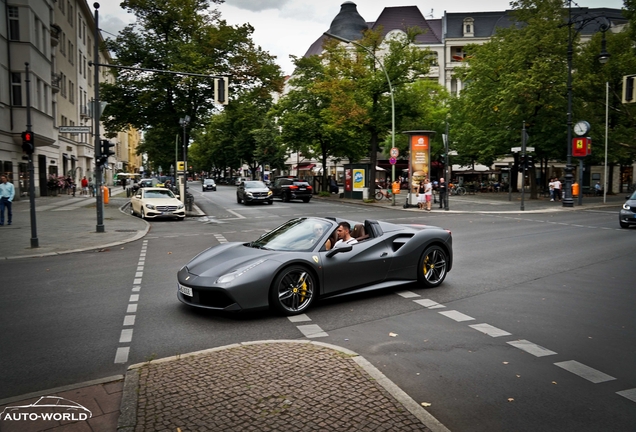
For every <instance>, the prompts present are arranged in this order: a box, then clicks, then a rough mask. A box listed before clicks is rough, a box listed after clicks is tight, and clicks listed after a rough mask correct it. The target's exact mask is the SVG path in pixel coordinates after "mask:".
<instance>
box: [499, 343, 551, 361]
mask: <svg viewBox="0 0 636 432" xmlns="http://www.w3.org/2000/svg"><path fill="white" fill-rule="evenodd" d="M507 343H508V344H510V345H512V346H513V347H515V348H519V349H520V350H522V351H525V352H527V353H529V354H532V355H533V356H535V357H545V356H549V355H554V354H556V353H555V352H554V351H550V350H549V349H547V348H543V347H542V346H539V345H537V344H534V343H532V342H530V341H527V340H525V339H519V340H516V341H511V342H507Z"/></svg>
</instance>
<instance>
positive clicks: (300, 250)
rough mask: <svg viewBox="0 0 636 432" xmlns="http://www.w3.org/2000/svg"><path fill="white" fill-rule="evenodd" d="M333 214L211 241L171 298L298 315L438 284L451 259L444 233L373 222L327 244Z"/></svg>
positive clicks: (183, 270) (186, 268) (198, 304)
mask: <svg viewBox="0 0 636 432" xmlns="http://www.w3.org/2000/svg"><path fill="white" fill-rule="evenodd" d="M343 221H344V220H343V219H338V218H318V217H301V218H296V219H292V220H290V221H288V222H286V223H284V224H283V225H281V226H279V227H278V228H275V229H274V230H272V231H270V232H268V233H266V234H264V235H262V236H261V237H260V238H258V239H257V240H255V241H253V242H250V243H238V242H234V243H225V244H221V245H217V246H213V247H211V248H209V249H207V250H205V251H203V252H201V253H200V254H199V255H197V256H196V257H194V258H193V259H192V260H191V261H190V262H189V263H188V264H186V265H185V266H183V267H182V268H181V270H179V272H178V275H177V280H178V284H177V297H178V298H179V300H180V301H182V302H183V303H186V304H188V305H191V306H195V307H201V308H207V309H214V310H219V311H242V310H248V309H264V308H267V307H271V308H273V309H275V310H276V311H278V312H280V313H282V314H283V315H297V314H300V313H304V312H305V311H306V310H307V308H308V307H309V306H310V305H311V304H312V303H313V302H314V301H315V300H316V299H317V298H319V297H323V298H324V297H333V296H337V295H344V294H352V293H359V292H363V291H369V290H375V289H380V288H386V287H394V286H399V285H405V284H409V283H413V282H417V283H419V285H421V286H422V287H436V286H438V285H440V284H441V283H442V282H443V281H444V278H445V277H446V274H447V273H448V272H449V271H450V270H451V267H452V264H453V247H452V236H451V233H450V231H448V230H444V229H442V228H438V227H433V226H426V225H396V224H391V223H387V222H382V221H377V220H366V221H364V223H355V222H354V223H352V222H351V221H346V222H349V223H350V225H351V226H352V227H353V229H352V233H351V234H352V236H353V237H355V238H356V239H358V243H357V244H354V245H344V246H341V247H335V248H331V249H330V245H333V244H335V231H336V229H337V227H338V223H340V222H343Z"/></svg>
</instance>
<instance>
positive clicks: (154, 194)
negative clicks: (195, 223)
mask: <svg viewBox="0 0 636 432" xmlns="http://www.w3.org/2000/svg"><path fill="white" fill-rule="evenodd" d="M130 213H131V214H133V215H138V216H139V217H141V218H142V219H155V218H172V219H178V220H184V219H185V206H184V205H183V203H182V202H181V201H179V199H178V198H177V197H176V196H175V195H174V194H173V193H172V191H170V190H169V189H165V188H141V189H139V190H138V191H137V192H136V193H135V195H133V197H132V198H131V199H130Z"/></svg>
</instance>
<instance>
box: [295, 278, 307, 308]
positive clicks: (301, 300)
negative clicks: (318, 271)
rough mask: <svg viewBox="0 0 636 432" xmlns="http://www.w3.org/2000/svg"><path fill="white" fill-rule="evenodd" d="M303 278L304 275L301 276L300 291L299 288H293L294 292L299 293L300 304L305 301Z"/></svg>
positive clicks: (305, 286) (305, 289)
mask: <svg viewBox="0 0 636 432" xmlns="http://www.w3.org/2000/svg"><path fill="white" fill-rule="evenodd" d="M305 278H306V275H303V276H302V278H301V280H302V284H301V285H300V289H299V288H295V289H296V290H299V291H300V302H301V303H302V302H304V301H305V294H306V293H307V282H305Z"/></svg>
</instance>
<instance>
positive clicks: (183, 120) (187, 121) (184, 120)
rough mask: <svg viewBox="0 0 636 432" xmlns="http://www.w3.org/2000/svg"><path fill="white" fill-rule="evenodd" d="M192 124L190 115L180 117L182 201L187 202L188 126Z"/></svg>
mask: <svg viewBox="0 0 636 432" xmlns="http://www.w3.org/2000/svg"><path fill="white" fill-rule="evenodd" d="M189 124H190V116H185V117H184V118H180V119H179V125H180V126H182V127H183V194H182V195H181V201H183V203H184V204H185V202H186V194H187V193H188V161H187V159H186V158H187V154H186V127H187V126H188V125H189Z"/></svg>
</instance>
